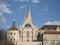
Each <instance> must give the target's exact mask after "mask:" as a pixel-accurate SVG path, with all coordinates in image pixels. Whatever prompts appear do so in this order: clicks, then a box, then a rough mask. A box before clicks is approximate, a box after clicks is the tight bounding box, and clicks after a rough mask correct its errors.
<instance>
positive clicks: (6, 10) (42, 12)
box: [0, 0, 60, 29]
mask: <svg viewBox="0 0 60 45" xmlns="http://www.w3.org/2000/svg"><path fill="white" fill-rule="evenodd" d="M29 8H30V10H31V16H32V22H33V24H34V25H36V26H37V27H40V26H41V25H43V24H58V25H60V0H0V28H6V29H7V28H9V27H10V26H11V25H12V21H13V20H15V21H16V27H19V26H21V25H22V24H23V22H24V12H25V11H26V12H27V11H28V9H29ZM25 9H26V10H25Z"/></svg>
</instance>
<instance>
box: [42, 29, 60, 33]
mask: <svg viewBox="0 0 60 45" xmlns="http://www.w3.org/2000/svg"><path fill="white" fill-rule="evenodd" d="M43 34H60V31H55V30H53V31H45V32H44V33H43Z"/></svg>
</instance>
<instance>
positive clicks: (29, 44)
mask: <svg viewBox="0 0 60 45" xmlns="http://www.w3.org/2000/svg"><path fill="white" fill-rule="evenodd" d="M17 45H42V43H41V42H17Z"/></svg>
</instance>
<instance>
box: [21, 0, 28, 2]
mask: <svg viewBox="0 0 60 45" xmlns="http://www.w3.org/2000/svg"><path fill="white" fill-rule="evenodd" d="M20 1H22V2H28V1H29V0H20Z"/></svg>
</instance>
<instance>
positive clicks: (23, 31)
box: [19, 8, 38, 42]
mask: <svg viewBox="0 0 60 45" xmlns="http://www.w3.org/2000/svg"><path fill="white" fill-rule="evenodd" d="M19 30H20V41H21V42H31V41H33V40H37V34H38V28H37V27H36V26H35V25H33V23H32V18H31V11H30V8H29V11H28V13H27V14H26V12H25V18H24V22H23V24H22V26H20V27H19Z"/></svg>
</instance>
